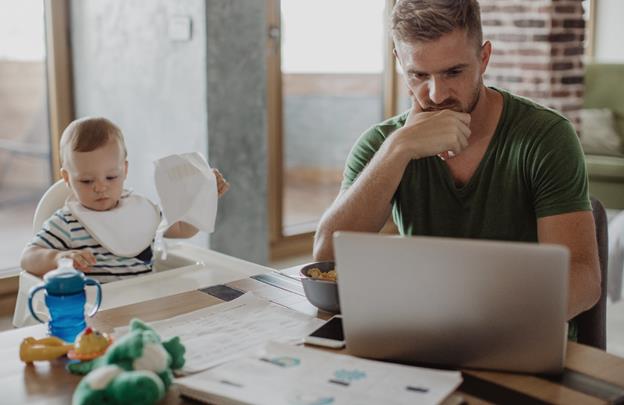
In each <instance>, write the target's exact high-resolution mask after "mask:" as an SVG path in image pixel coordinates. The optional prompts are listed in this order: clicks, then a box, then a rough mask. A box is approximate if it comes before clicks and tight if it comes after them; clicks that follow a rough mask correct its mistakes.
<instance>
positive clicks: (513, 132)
mask: <svg viewBox="0 0 624 405" xmlns="http://www.w3.org/2000/svg"><path fill="white" fill-rule="evenodd" d="M392 35H393V39H394V45H395V50H394V54H395V56H396V58H397V59H398V61H399V63H400V64H401V67H402V69H403V75H404V79H405V81H406V84H407V86H408V88H409V91H410V96H411V99H412V107H411V109H410V110H409V111H408V112H406V113H404V114H401V115H399V116H396V117H393V118H391V119H389V120H387V121H384V122H382V123H380V124H378V125H376V126H374V127H373V128H371V129H369V130H368V131H366V132H365V133H364V134H363V135H362V136H361V137H360V138H359V140H358V141H357V143H356V144H355V146H354V147H353V149H352V150H351V153H350V155H349V157H348V159H347V163H346V166H345V171H344V178H343V182H342V188H341V191H340V194H339V195H338V197H337V198H336V200H335V201H334V202H333V203H332V205H331V207H330V208H329V209H328V210H327V211H326V212H325V214H324V215H323V217H322V219H321V221H320V223H319V226H318V229H317V232H316V237H315V243H314V256H315V258H316V259H317V260H328V259H331V258H333V247H332V234H333V233H334V231H338V230H351V231H363V232H377V231H379V230H380V229H381V228H382V226H383V225H384V223H385V222H386V220H387V219H388V217H389V215H390V213H391V212H392V214H393V219H394V222H395V223H396V225H397V227H398V229H399V231H400V233H401V234H402V235H431V236H450V237H460V238H483V239H498V240H515V241H533V242H535V241H539V242H540V243H555V244H560V245H564V246H567V247H568V248H569V249H570V252H571V267H570V278H569V303H568V319H571V318H573V317H574V316H576V315H577V314H579V313H581V312H583V311H585V310H587V309H589V308H591V307H592V306H593V305H594V304H595V303H596V302H597V300H598V299H599V297H600V271H599V265H598V255H597V247H596V237H595V230H594V221H593V216H592V212H591V205H590V202H589V198H588V191H587V176H586V170H585V164H584V160H583V153H582V150H581V148H580V145H579V142H578V139H577V137H576V133H575V131H574V129H573V127H572V126H571V125H570V123H569V122H568V121H567V120H566V119H565V118H564V117H563V116H561V115H559V114H558V113H556V112H554V111H552V110H549V109H546V108H544V107H541V106H539V105H537V104H535V103H532V102H530V101H529V100H526V99H523V98H520V97H517V96H514V95H512V94H510V93H508V92H505V91H502V90H499V89H494V88H488V87H485V86H484V85H483V79H482V77H483V74H484V72H485V69H486V67H487V65H488V62H489V59H490V55H491V53H492V45H491V43H490V42H489V41H486V42H485V43H483V40H482V32H481V21H480V11H479V5H478V3H477V1H476V0H453V1H451V0H446V1H444V0H399V1H398V2H397V4H396V6H395V7H394V10H393V13H392ZM458 271H461V269H458Z"/></svg>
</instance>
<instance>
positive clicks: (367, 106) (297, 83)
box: [269, 0, 395, 257]
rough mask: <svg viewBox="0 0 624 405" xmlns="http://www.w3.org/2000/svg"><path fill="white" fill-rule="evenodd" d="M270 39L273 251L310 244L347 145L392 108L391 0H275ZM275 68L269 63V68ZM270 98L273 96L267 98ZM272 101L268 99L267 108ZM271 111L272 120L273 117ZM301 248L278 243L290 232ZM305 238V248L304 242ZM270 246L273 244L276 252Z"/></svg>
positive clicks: (337, 178)
mask: <svg viewBox="0 0 624 405" xmlns="http://www.w3.org/2000/svg"><path fill="white" fill-rule="evenodd" d="M271 3H272V4H273V5H274V8H273V13H274V14H273V17H274V19H273V21H269V24H270V29H269V35H270V37H271V38H272V39H273V41H272V43H271V46H270V48H269V49H271V50H272V52H273V55H270V58H271V57H272V58H273V59H272V60H273V64H272V63H271V60H270V61H269V70H271V69H273V71H274V73H275V75H274V77H273V81H271V80H269V86H271V88H270V89H269V93H271V91H273V92H275V94H274V95H273V99H271V96H269V108H270V110H272V112H273V114H271V118H272V119H273V120H275V121H277V123H274V124H273V125H271V124H269V136H270V140H269V145H270V146H269V147H270V148H271V149H272V150H273V152H274V153H273V155H272V156H271V153H270V158H271V160H272V161H271V165H272V167H273V169H274V171H273V174H272V175H271V178H270V179H269V181H270V182H271V181H273V182H274V186H273V187H270V190H273V194H272V201H271V203H270V207H271V210H272V220H271V221H270V223H271V227H272V242H273V247H274V248H276V247H277V249H272V251H273V253H274V254H273V255H272V256H274V257H275V256H281V255H282V254H281V253H279V252H283V253H284V254H287V253H288V251H291V252H292V253H295V251H297V250H303V251H305V252H306V253H308V252H311V246H312V245H311V238H312V235H313V232H314V230H315V228H316V226H317V224H318V221H319V219H320V217H321V215H322V214H323V212H324V211H325V210H326V209H327V208H328V207H329V206H330V204H331V203H332V201H333V200H334V198H335V197H336V195H337V194H338V192H339V190H340V182H341V179H342V170H343V167H344V162H345V159H346V157H347V155H348V153H349V150H350V148H351V146H352V145H353V144H354V143H355V141H356V140H357V138H358V136H359V135H360V134H361V133H362V132H364V131H365V130H366V129H367V128H368V127H370V126H371V125H373V124H375V123H378V122H380V121H382V120H383V119H384V118H385V117H386V116H389V115H392V114H393V113H394V111H393V110H394V108H393V107H390V108H389V107H388V101H387V100H390V99H393V98H392V97H388V95H389V94H390V95H393V94H394V92H393V91H392V88H393V86H392V84H393V80H394V79H393V78H394V77H395V76H394V75H390V79H389V78H388V75H387V74H386V72H388V71H390V72H394V66H392V68H391V70H388V64H389V63H392V62H393V59H392V57H391V55H392V54H391V52H392V49H391V47H388V35H387V29H386V13H387V12H388V5H390V6H391V3H392V2H391V1H388V0H370V1H365V2H363V1H360V0H340V1H332V0H281V1H275V2H271ZM270 73H271V72H269V74H270ZM271 101H273V104H272V103H271ZM271 107H273V108H271ZM271 118H270V120H271ZM289 240H290V241H291V242H292V241H297V242H296V244H297V245H298V246H299V249H297V248H295V249H294V250H293V249H286V250H284V249H281V247H280V246H279V245H281V246H284V244H288V241H289ZM302 248H303V249H302ZM276 250H277V251H278V253H277V254H275V252H276Z"/></svg>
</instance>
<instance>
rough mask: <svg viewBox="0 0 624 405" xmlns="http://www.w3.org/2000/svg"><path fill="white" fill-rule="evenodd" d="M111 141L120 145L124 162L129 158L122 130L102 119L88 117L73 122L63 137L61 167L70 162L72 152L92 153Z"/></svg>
mask: <svg viewBox="0 0 624 405" xmlns="http://www.w3.org/2000/svg"><path fill="white" fill-rule="evenodd" d="M111 139H115V140H116V141H117V143H118V144H119V146H120V148H121V150H122V152H123V158H124V160H125V159H126V158H127V157H128V151H127V149H126V142H125V141H124V137H123V133H122V132H121V129H119V127H118V126H117V125H115V124H113V123H112V122H111V121H109V120H107V119H106V118H102V117H86V118H80V119H77V120H75V121H72V122H71V123H70V124H69V125H68V126H67V128H65V130H64V131H63V135H62V136H61V145H60V152H61V153H60V155H61V166H64V165H65V164H66V163H67V162H68V161H69V154H70V153H71V152H91V151H94V150H96V149H98V148H101V147H102V146H104V145H106V144H107V143H108V142H109V141H110V140H111Z"/></svg>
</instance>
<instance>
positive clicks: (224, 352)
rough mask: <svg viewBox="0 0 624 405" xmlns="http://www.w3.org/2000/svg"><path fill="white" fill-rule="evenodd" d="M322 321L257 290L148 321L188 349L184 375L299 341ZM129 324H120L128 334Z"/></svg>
mask: <svg viewBox="0 0 624 405" xmlns="http://www.w3.org/2000/svg"><path fill="white" fill-rule="evenodd" d="M322 324H323V321H322V320H320V319H317V318H314V317H311V316H309V315H306V314H302V313H300V312H297V311H295V310H292V309H289V308H285V307H282V306H280V305H277V304H274V303H272V302H270V301H268V300H265V299H261V298H258V297H256V296H255V295H253V293H245V294H244V295H242V296H240V297H239V298H237V299H235V300H232V301H230V302H225V303H223V304H218V305H213V306H210V307H208V308H203V309H200V310H197V311H193V312H189V313H187V314H184V315H179V316H176V317H173V318H169V319H166V320H162V321H157V322H150V323H149V325H150V326H151V327H152V328H154V330H155V331H156V332H157V333H158V334H159V335H160V336H161V338H162V339H163V340H166V339H169V338H171V337H173V336H179V337H180V340H181V341H182V344H183V345H184V347H185V348H186V353H185V355H184V356H185V358H186V362H185V365H184V368H183V369H182V370H181V373H182V374H190V373H196V372H198V371H202V370H205V369H207V368H210V367H213V366H215V365H217V364H220V363H223V362H224V361H227V360H230V359H233V358H236V357H240V356H244V355H245V354H249V353H253V352H254V351H256V350H257V349H259V348H262V347H263V346H264V345H265V344H266V343H267V342H268V341H270V340H272V341H278V342H287V343H299V342H300V341H301V340H302V339H303V337H304V336H306V335H308V334H309V333H311V332H312V331H314V330H315V329H316V328H318V327H319V326H320V325H322ZM127 330H128V328H127V327H123V328H116V329H115V333H116V334H123V333H125V332H126V331H127Z"/></svg>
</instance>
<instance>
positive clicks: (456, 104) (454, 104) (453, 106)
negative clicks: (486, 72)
mask: <svg viewBox="0 0 624 405" xmlns="http://www.w3.org/2000/svg"><path fill="white" fill-rule="evenodd" d="M482 86H483V79H481V78H479V83H478V84H477V86H476V87H475V91H474V92H473V93H472V98H471V100H470V103H469V104H468V108H463V107H462V104H461V102H460V101H459V100H457V99H454V98H450V99H447V100H445V101H444V103H443V104H435V105H430V106H427V107H425V108H423V111H425V112H433V111H441V110H453V111H456V112H461V113H467V114H471V113H472V112H473V111H474V109H475V108H477V104H479V98H480V97H481V87H482Z"/></svg>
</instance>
